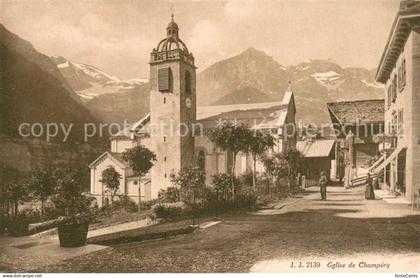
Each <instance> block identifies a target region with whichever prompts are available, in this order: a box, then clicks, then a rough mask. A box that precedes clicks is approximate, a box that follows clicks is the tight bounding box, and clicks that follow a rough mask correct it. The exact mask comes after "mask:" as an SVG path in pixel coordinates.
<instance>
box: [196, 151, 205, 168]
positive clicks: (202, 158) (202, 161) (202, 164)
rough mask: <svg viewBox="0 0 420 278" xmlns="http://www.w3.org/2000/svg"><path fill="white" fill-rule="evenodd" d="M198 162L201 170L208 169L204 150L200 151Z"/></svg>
mask: <svg viewBox="0 0 420 278" xmlns="http://www.w3.org/2000/svg"><path fill="white" fill-rule="evenodd" d="M197 164H198V167H199V168H200V170H203V171H204V170H206V154H205V153H204V151H199V152H198V158H197Z"/></svg>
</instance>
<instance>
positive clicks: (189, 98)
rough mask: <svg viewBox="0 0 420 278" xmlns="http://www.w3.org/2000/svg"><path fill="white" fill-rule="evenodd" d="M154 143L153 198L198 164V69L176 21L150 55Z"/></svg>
mask: <svg viewBox="0 0 420 278" xmlns="http://www.w3.org/2000/svg"><path fill="white" fill-rule="evenodd" d="M150 85H151V91H150V116H151V122H150V124H151V131H150V136H151V138H150V139H151V142H152V144H151V145H152V147H153V151H154V152H155V154H156V159H157V161H156V162H155V165H154V166H153V168H152V171H151V179H152V198H157V195H158V192H159V190H161V189H165V188H167V187H168V186H171V185H172V184H171V182H170V176H171V174H176V173H177V172H178V171H179V170H180V169H181V167H182V166H187V165H192V164H193V162H194V137H193V133H192V130H191V127H192V124H193V123H194V122H195V120H196V67H195V65H194V56H193V54H192V53H191V52H189V51H188V48H187V46H186V45H185V43H184V42H183V41H182V40H181V39H180V37H179V28H178V25H177V24H176V23H175V21H174V16H173V14H172V19H171V21H170V22H169V24H168V26H167V28H166V38H164V39H163V40H161V41H160V42H159V44H158V45H157V47H156V48H154V49H153V51H152V53H151V54H150Z"/></svg>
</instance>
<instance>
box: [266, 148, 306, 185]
mask: <svg viewBox="0 0 420 278" xmlns="http://www.w3.org/2000/svg"><path fill="white" fill-rule="evenodd" d="M302 162H303V157H302V154H301V153H300V152H299V151H298V150H296V149H290V150H288V151H287V152H286V153H276V154H273V155H270V156H265V157H264V159H263V163H264V167H265V169H266V171H267V173H268V174H269V175H271V176H272V177H273V178H274V179H275V180H276V182H279V180H280V179H281V178H283V177H287V179H288V183H289V186H290V187H294V185H295V184H294V180H295V177H296V174H297V173H298V172H299V170H300V169H301V167H302Z"/></svg>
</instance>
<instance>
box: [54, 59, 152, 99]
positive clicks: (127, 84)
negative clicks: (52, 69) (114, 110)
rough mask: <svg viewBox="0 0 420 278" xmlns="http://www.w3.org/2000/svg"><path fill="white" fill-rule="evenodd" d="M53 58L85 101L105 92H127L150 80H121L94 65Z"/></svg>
mask: <svg viewBox="0 0 420 278" xmlns="http://www.w3.org/2000/svg"><path fill="white" fill-rule="evenodd" d="M52 60H53V61H54V62H55V63H56V65H57V68H58V69H59V70H60V72H61V74H62V75H63V76H64V77H65V78H66V79H67V81H68V82H69V84H70V86H71V87H72V88H73V90H74V91H75V92H76V93H77V94H78V95H79V96H80V97H81V98H82V100H84V101H85V102H86V101H89V100H91V99H93V98H94V97H97V96H100V95H104V94H114V93H126V92H128V91H130V90H132V89H134V88H135V87H137V86H140V85H143V84H145V83H147V82H148V80H147V79H128V80H120V79H119V78H118V77H115V76H113V75H110V74H107V73H105V72H103V71H102V70H100V69H98V68H96V67H94V66H91V65H86V64H78V63H73V62H70V61H69V60H67V59H65V58H63V57H52Z"/></svg>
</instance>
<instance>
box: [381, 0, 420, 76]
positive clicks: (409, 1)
mask: <svg viewBox="0 0 420 278" xmlns="http://www.w3.org/2000/svg"><path fill="white" fill-rule="evenodd" d="M418 26H420V1H418V0H405V1H401V3H400V9H399V11H398V13H397V15H396V16H395V19H394V22H393V24H392V27H391V31H390V34H389V36H388V41H387V43H386V45H385V49H384V51H383V53H382V57H381V61H380V63H379V66H378V69H377V72H376V77H375V79H376V81H377V82H380V83H386V81H387V79H388V78H389V75H390V74H391V72H392V69H393V68H394V66H395V63H396V61H397V59H398V57H399V56H400V53H401V52H402V51H403V49H404V45H405V42H406V40H407V38H408V37H409V35H410V33H411V30H412V29H413V28H416V27H418Z"/></svg>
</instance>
